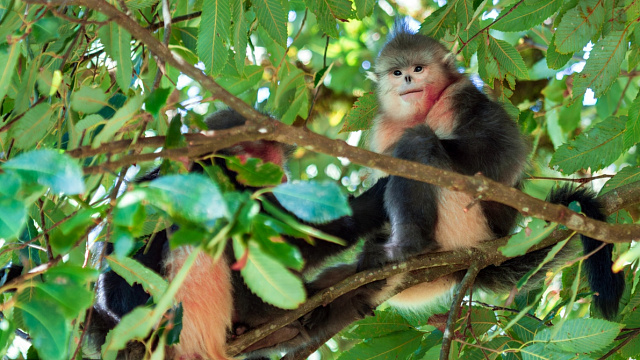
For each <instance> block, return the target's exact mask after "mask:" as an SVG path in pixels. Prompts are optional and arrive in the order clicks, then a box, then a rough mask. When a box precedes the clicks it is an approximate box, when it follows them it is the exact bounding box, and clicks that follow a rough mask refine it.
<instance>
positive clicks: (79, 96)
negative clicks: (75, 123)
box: [71, 86, 109, 114]
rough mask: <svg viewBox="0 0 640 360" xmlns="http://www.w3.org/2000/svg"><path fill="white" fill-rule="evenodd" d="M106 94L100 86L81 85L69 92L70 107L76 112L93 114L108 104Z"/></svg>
mask: <svg viewBox="0 0 640 360" xmlns="http://www.w3.org/2000/svg"><path fill="white" fill-rule="evenodd" d="M107 100H108V99H107V94H106V93H105V92H104V90H102V89H100V88H94V87H90V86H82V87H81V88H80V89H78V91H74V92H73V93H72V94H71V108H72V109H73V110H75V111H77V112H82V113H85V114H93V113H97V112H98V111H100V109H102V108H103V107H105V106H109V102H108V101H107Z"/></svg>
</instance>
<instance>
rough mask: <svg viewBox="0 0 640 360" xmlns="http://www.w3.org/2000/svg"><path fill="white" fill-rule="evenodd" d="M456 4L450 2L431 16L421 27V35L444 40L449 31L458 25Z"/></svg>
mask: <svg viewBox="0 0 640 360" xmlns="http://www.w3.org/2000/svg"><path fill="white" fill-rule="evenodd" d="M455 4H456V2H455V1H449V2H447V5H445V6H443V7H441V8H440V9H438V10H436V11H434V12H433V13H432V14H431V15H429V17H428V18H426V19H425V20H424V22H423V23H422V24H421V25H420V34H424V35H427V36H430V37H432V38H434V39H441V38H443V37H444V36H445V35H446V32H447V30H449V29H452V28H454V27H455V26H456V24H457V17H456V12H455V8H456V7H455Z"/></svg>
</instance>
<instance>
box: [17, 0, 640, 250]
mask: <svg viewBox="0 0 640 360" xmlns="http://www.w3.org/2000/svg"><path fill="white" fill-rule="evenodd" d="M27 2H28V3H33V4H43V5H47V6H52V5H56V6H57V5H62V4H64V5H81V6H87V7H89V8H91V9H94V10H97V11H99V12H102V13H103V14H105V15H107V16H108V17H110V18H111V20H112V21H114V22H116V23H117V24H118V25H120V26H121V27H122V28H124V29H126V30H127V31H129V32H130V33H131V35H132V36H133V37H135V38H137V39H138V40H140V41H141V42H143V43H144V44H146V45H147V46H148V48H149V50H150V51H151V52H152V53H154V54H156V55H157V56H160V57H162V58H163V59H164V60H165V61H166V62H167V63H168V64H170V65H172V66H174V67H175V68H177V69H178V70H180V71H181V72H183V73H184V74H186V75H187V76H189V77H191V78H192V79H194V80H195V81H197V82H198V83H200V84H201V85H202V87H203V88H205V89H206V90H208V91H210V92H211V94H212V95H213V96H214V97H215V98H219V99H220V100H222V101H223V102H224V103H226V104H227V105H229V106H230V107H231V108H233V109H234V110H236V111H237V112H238V113H240V115H242V116H243V117H245V118H246V119H247V122H246V124H245V126H243V127H241V128H240V129H238V130H237V132H240V131H242V129H244V131H246V133H244V134H239V133H237V134H236V135H237V138H235V137H234V138H233V139H232V138H231V137H230V138H225V139H221V138H220V137H219V136H216V137H215V139H216V140H215V141H212V142H211V143H208V142H207V143H206V144H203V145H201V146H194V147H188V148H187V155H188V156H189V157H197V156H202V155H204V154H206V153H208V152H213V151H215V150H219V149H221V148H224V147H227V146H229V145H231V143H232V142H234V141H235V142H239V141H250V140H257V139H266V140H273V141H277V142H281V143H284V144H291V145H298V146H302V147H305V148H307V149H309V150H313V151H319V152H323V153H325V154H329V155H332V156H341V157H346V158H348V159H349V160H350V161H351V162H353V163H356V164H360V165H364V166H367V167H371V168H376V169H380V170H382V171H385V172H386V173H388V174H390V175H397V176H402V177H405V178H408V179H413V180H418V181H423V182H427V183H430V184H433V185H437V186H440V187H444V188H448V189H450V190H454V191H463V192H465V193H467V194H469V195H471V196H473V197H474V198H475V199H477V200H485V201H495V202H499V203H502V204H505V205H508V206H511V207H513V208H515V209H516V210H518V211H519V212H521V213H522V214H524V215H529V216H534V217H537V218H541V219H544V220H547V221H552V222H557V223H561V224H563V225H565V226H566V227H568V228H569V229H572V230H575V231H577V232H580V233H582V234H585V235H587V236H590V237H593V238H595V239H598V240H602V241H606V242H629V241H631V240H634V239H638V238H640V225H637V224H627V225H612V224H606V223H604V222H599V221H596V220H592V219H587V218H585V217H583V216H581V215H579V214H577V213H575V212H573V211H571V210H569V209H567V208H566V207H564V206H561V205H552V204H549V203H546V202H544V201H542V200H538V199H535V198H533V197H531V196H529V195H526V194H524V193H522V192H520V191H518V190H516V189H513V188H510V187H508V186H505V185H502V184H500V183H497V182H495V181H492V180H490V179H487V178H485V177H483V176H480V175H476V176H463V175H460V174H457V173H454V172H451V171H446V170H442V169H438V168H434V167H430V166H427V165H423V164H418V163H412V162H409V161H406V160H401V159H395V158H393V160H391V159H392V158H391V157H388V156H384V155H379V154H375V153H373V152H370V151H367V150H364V149H359V148H356V147H352V146H349V145H347V144H346V143H345V142H344V141H339V140H331V139H327V138H325V137H323V136H320V135H318V134H314V133H312V132H310V131H307V130H306V129H303V128H295V127H292V126H288V125H285V124H283V123H280V122H278V121H276V120H273V119H271V118H269V117H268V116H266V115H263V114H260V113H259V112H257V111H256V110H255V109H253V108H252V107H251V106H249V105H247V104H246V103H244V102H243V101H242V100H240V99H238V98H237V97H235V96H233V95H232V94H230V93H229V92H228V91H226V90H225V89H223V88H222V87H220V85H218V84H217V83H216V82H215V81H214V80H213V79H212V78H210V77H208V76H206V75H205V74H204V73H203V72H202V71H201V70H199V69H197V68H195V67H194V66H192V65H191V64H189V63H187V62H186V61H184V59H182V58H181V57H180V56H178V55H176V54H174V53H172V52H171V51H170V50H169V49H168V48H167V47H166V46H165V45H163V44H162V43H161V42H160V41H158V40H157V39H156V38H155V37H154V36H153V35H152V34H151V33H150V32H149V31H148V30H146V29H144V28H143V27H141V26H140V25H139V24H138V23H137V22H135V21H134V20H133V19H131V18H130V17H128V16H127V15H126V14H124V13H123V12H121V11H120V10H118V9H116V8H115V7H113V6H112V5H110V4H109V3H107V2H106V1H98V0H48V1H47V0H27ZM221 133H222V132H221ZM154 155H155V156H154ZM184 156H185V154H184V153H182V152H180V149H165V150H163V151H162V152H159V153H156V154H143V155H129V156H124V157H122V158H120V160H118V161H115V162H111V163H106V164H103V165H100V167H101V168H104V169H107V170H112V171H113V170H114V168H116V167H119V166H123V165H126V164H130V163H132V162H133V161H134V160H138V161H149V160H153V159H155V158H157V157H166V158H174V159H175V158H177V157H184ZM87 170H89V171H92V172H99V171H98V170H99V169H96V168H89V169H87ZM102 171H104V170H102ZM638 191H640V189H639V190H638Z"/></svg>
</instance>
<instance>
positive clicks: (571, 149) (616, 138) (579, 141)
mask: <svg viewBox="0 0 640 360" xmlns="http://www.w3.org/2000/svg"><path fill="white" fill-rule="evenodd" d="M625 120H626V117H625V116H622V117H619V118H618V117H613V116H612V117H610V118H608V119H606V120H605V121H602V122H600V123H598V124H596V126H594V127H593V128H592V129H590V130H589V131H587V132H584V133H582V134H580V135H578V136H577V137H576V139H575V140H573V141H571V142H570V143H569V144H565V145H562V146H561V147H559V148H558V150H557V151H556V152H555V154H553V156H552V157H551V162H550V163H549V166H550V167H552V168H553V169H556V170H557V171H560V172H562V173H563V174H573V173H574V172H576V171H578V170H580V169H588V168H591V171H596V170H600V169H602V168H604V167H606V166H609V165H610V164H611V163H613V162H614V161H615V160H616V159H618V158H619V157H620V155H621V154H622V152H623V150H624V143H623V134H624V131H625Z"/></svg>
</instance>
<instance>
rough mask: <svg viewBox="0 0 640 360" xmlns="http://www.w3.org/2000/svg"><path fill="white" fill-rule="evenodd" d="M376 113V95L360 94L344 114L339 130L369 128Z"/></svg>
mask: <svg viewBox="0 0 640 360" xmlns="http://www.w3.org/2000/svg"><path fill="white" fill-rule="evenodd" d="M377 113H378V100H377V98H376V95H375V94H373V93H367V94H364V95H362V96H361V97H359V98H358V100H356V102H355V103H354V104H353V107H352V108H351V110H349V112H348V113H347V115H346V116H345V119H344V124H343V125H342V129H340V132H348V131H358V130H368V129H370V128H371V125H372V124H373V119H374V118H375V116H376V114H377Z"/></svg>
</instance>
